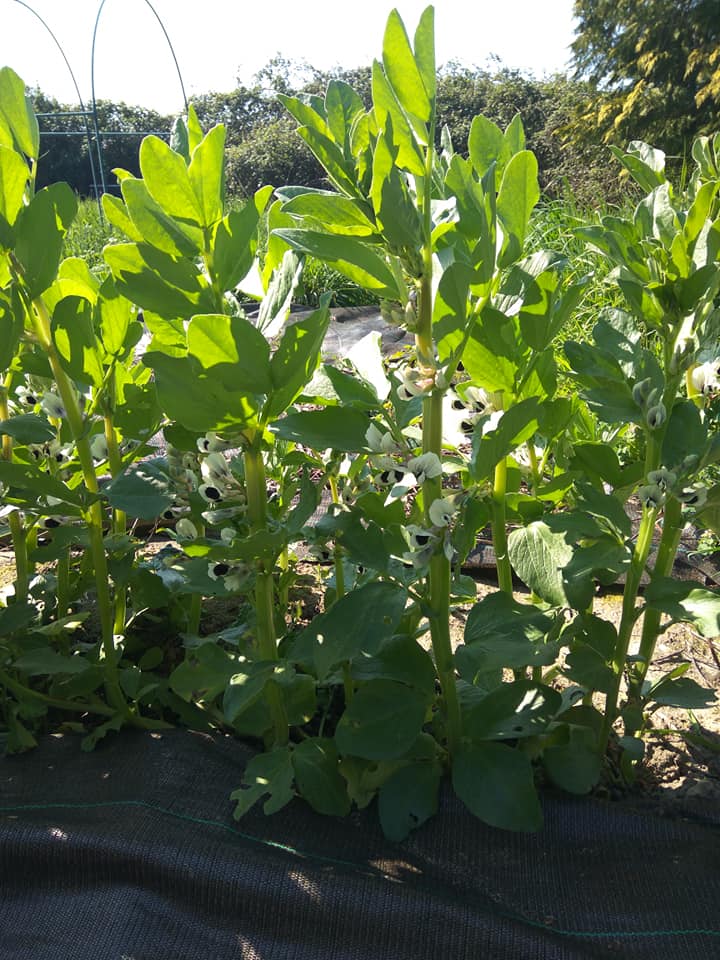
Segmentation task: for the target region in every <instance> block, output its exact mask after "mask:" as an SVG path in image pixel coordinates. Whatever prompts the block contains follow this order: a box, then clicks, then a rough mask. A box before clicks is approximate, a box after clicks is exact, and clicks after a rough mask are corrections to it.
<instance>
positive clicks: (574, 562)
mask: <svg viewBox="0 0 720 960" xmlns="http://www.w3.org/2000/svg"><path fill="white" fill-rule="evenodd" d="M630 560H631V553H630V548H629V547H628V546H627V545H626V544H624V543H618V542H617V540H616V539H615V538H613V537H603V538H601V539H599V540H597V541H595V543H591V544H583V545H578V546H576V547H575V549H574V551H573V555H572V557H571V559H570V560H569V562H568V563H567V565H566V566H565V569H564V570H563V588H564V590H565V596H566V597H567V600H568V603H569V604H570V606H572V607H574V608H575V609H576V610H585V609H587V607H589V606H590V604H591V603H592V599H593V596H594V595H595V579H596V578H597V580H599V582H600V583H602V584H604V585H606V586H607V585H609V584H611V583H615V581H616V580H617V579H618V577H619V576H621V574H623V573H626V572H627V570H628V568H629V566H630Z"/></svg>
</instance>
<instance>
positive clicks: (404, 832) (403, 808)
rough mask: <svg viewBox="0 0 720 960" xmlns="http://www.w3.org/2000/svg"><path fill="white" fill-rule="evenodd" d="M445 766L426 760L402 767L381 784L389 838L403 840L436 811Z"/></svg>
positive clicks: (384, 823) (381, 803) (382, 814)
mask: <svg viewBox="0 0 720 960" xmlns="http://www.w3.org/2000/svg"><path fill="white" fill-rule="evenodd" d="M441 778H442V767H441V766H440V764H439V763H436V762H433V761H428V760H423V761H419V762H417V763H410V764H408V765H407V766H403V767H400V769H399V770H396V771H395V772H394V773H393V774H391V776H390V777H388V779H387V780H385V781H384V783H383V784H382V786H381V787H380V791H379V794H378V814H379V816H380V825H381V826H382V829H383V833H384V834H385V836H386V837H387V838H388V840H394V841H396V842H399V841H400V840H404V839H405V838H406V837H407V836H408V834H409V833H410V832H411V831H412V830H417V829H418V827H421V826H422V825H423V823H425V822H426V821H427V820H429V819H430V817H432V816H433V815H434V814H436V813H437V809H438V794H439V790H440V780H441Z"/></svg>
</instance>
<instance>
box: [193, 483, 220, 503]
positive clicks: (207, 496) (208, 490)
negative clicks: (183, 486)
mask: <svg viewBox="0 0 720 960" xmlns="http://www.w3.org/2000/svg"><path fill="white" fill-rule="evenodd" d="M198 493H199V494H200V496H201V497H202V498H203V500H205V501H206V502H207V503H222V501H223V495H224V491H223V490H221V489H220V487H217V486H215V484H213V483H201V484H200V486H199V487H198Z"/></svg>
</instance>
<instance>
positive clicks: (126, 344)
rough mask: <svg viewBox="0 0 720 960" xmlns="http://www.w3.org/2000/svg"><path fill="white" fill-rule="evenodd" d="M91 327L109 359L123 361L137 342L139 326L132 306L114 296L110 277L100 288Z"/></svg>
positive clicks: (140, 330) (116, 291)
mask: <svg viewBox="0 0 720 960" xmlns="http://www.w3.org/2000/svg"><path fill="white" fill-rule="evenodd" d="M95 328H96V330H97V332H98V333H99V335H100V339H101V340H102V344H103V347H104V348H105V351H106V352H107V353H108V354H110V356H112V357H116V358H118V359H125V358H126V357H127V355H128V354H129V352H130V351H131V350H132V348H133V347H134V346H135V345H136V344H137V343H138V342H139V341H140V339H141V337H142V334H143V326H142V324H141V323H140V321H139V320H138V319H137V317H136V311H135V309H134V307H133V305H132V303H131V302H130V301H129V300H128V299H127V297H123V296H122V295H121V294H120V293H118V290H117V287H116V286H115V282H114V281H113V278H112V277H107V279H106V280H105V281H104V282H103V285H102V287H101V288H100V295H99V296H98V298H97V302H96V304H95Z"/></svg>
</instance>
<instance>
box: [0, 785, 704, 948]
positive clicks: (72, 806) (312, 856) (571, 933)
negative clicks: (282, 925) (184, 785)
mask: <svg viewBox="0 0 720 960" xmlns="http://www.w3.org/2000/svg"><path fill="white" fill-rule="evenodd" d="M101 807H144V808H146V809H148V810H153V811H154V812H156V813H162V814H165V815H166V816H168V817H173V818H175V819H176V820H185V821H187V822H189V823H194V824H198V825H200V826H203V827H220V829H222V830H225V831H226V832H227V833H231V834H232V835H233V836H234V837H239V838H240V839H242V840H249V841H250V842H251V843H259V844H261V845H262V846H265V847H271V848H273V849H275V850H281V851H283V853H289V854H291V855H292V856H295V857H302V858H303V859H306V860H315V861H318V862H320V863H331V864H333V865H335V866H342V867H352V868H353V869H355V870H361V871H362V872H363V873H366V874H369V875H371V876H379V877H382V878H383V879H385V880H390V881H392V882H393V883H398V882H400V883H402V881H398V880H397V878H396V877H393V876H391V875H389V874H387V873H383V871H382V870H378V869H377V868H369V867H367V866H364V865H362V864H359V863H355V862H354V861H352V860H339V859H337V858H335V857H327V856H324V855H320V854H316V853H307V852H305V851H303V850H299V849H298V848H297V847H291V846H288V845H287V844H284V843H279V842H278V841H277V840H265V839H263V838H262V837H256V836H253V835H252V834H250V833H243V832H242V831H241V830H236V829H235V828H234V827H231V826H228V824H226V823H223V822H222V820H207V819H205V818H203V817H193V816H190V815H189V814H186V813H177V812H176V811H175V810H168V809H167V808H166V807H159V806H157V805H156V804H153V803H148V802H147V801H146V800H104V801H95V802H92V803H82V802H72V803H27V804H19V805H17V806H10V807H0V814H2V813H14V812H17V811H30V810H68V809H69V810H88V809H98V808H101ZM496 912H497V915H498V916H500V917H502V918H504V919H506V920H513V921H515V922H518V923H522V924H524V925H525V926H527V927H532V928H535V929H537V930H546V931H548V932H549V933H556V934H559V935H560V936H564V937H579V938H585V939H596V940H597V939H608V938H615V939H624V940H632V939H642V938H650V937H689V936H706V937H720V930H711V929H709V928H705V927H688V928H685V929H682V928H681V929H674V930H637V931H612V930H610V931H607V930H606V931H597V930H566V929H564V928H563V927H554V926H552V925H551V924H547V923H539V922H538V921H536V920H530V919H528V918H527V917H523V916H521V915H520V914H515V913H511V912H508V911H504V910H498V911H496Z"/></svg>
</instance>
